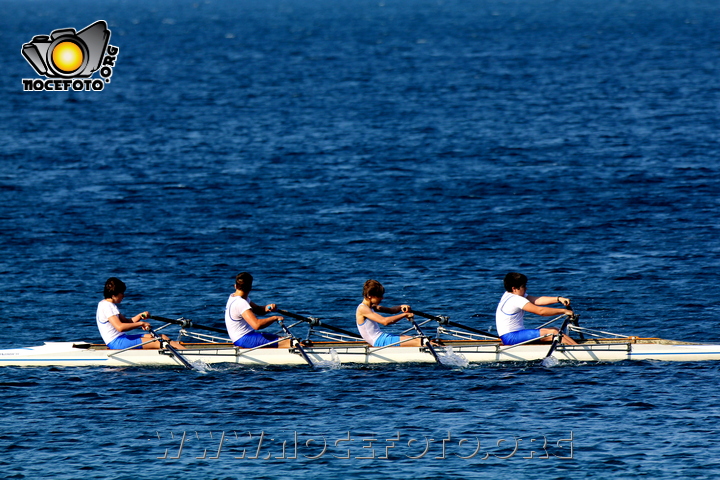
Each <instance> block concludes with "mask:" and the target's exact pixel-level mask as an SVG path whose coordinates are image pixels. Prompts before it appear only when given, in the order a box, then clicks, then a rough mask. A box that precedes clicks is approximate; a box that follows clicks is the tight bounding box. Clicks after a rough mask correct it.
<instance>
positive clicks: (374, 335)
mask: <svg viewBox="0 0 720 480" xmlns="http://www.w3.org/2000/svg"><path fill="white" fill-rule="evenodd" d="M361 306H362V303H361V304H360V305H358V310H359V309H360V307H361ZM355 313H356V316H355V318H357V310H356V311H355ZM363 320H364V321H363V323H357V320H356V321H355V323H356V324H357V329H358V332H360V335H361V336H362V337H363V340H365V341H366V342H367V343H369V344H370V345H372V346H375V341H376V340H377V339H378V337H379V336H380V335H382V330H380V326H379V325H378V324H377V322H373V321H372V320H370V319H369V318H367V317H363Z"/></svg>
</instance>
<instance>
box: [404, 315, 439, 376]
mask: <svg viewBox="0 0 720 480" xmlns="http://www.w3.org/2000/svg"><path fill="white" fill-rule="evenodd" d="M413 313H417V312H413ZM407 319H408V320H410V323H411V324H412V326H413V328H414V329H415V331H416V332H417V333H418V335H420V338H421V339H422V340H423V343H425V346H426V347H428V350H430V353H431V354H432V356H433V357H435V361H436V362H437V363H438V364H439V365H442V364H443V363H442V361H441V360H440V356H439V355H438V354H437V352H436V351H435V348H433V346H432V344H431V343H430V339H429V338H428V337H427V335H425V334H424V333H423V332H422V330H420V326H419V325H418V324H417V322H416V321H415V320H414V319H413V318H412V317H407Z"/></svg>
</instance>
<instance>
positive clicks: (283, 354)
mask: <svg viewBox="0 0 720 480" xmlns="http://www.w3.org/2000/svg"><path fill="white" fill-rule="evenodd" d="M280 312H281V313H283V314H284V315H287V316H290V317H292V318H294V319H296V320H298V322H297V323H294V324H292V325H289V326H286V325H284V324H282V322H281V327H282V330H283V331H284V332H285V334H286V335H287V336H286V337H283V338H290V339H291V340H292V342H291V344H292V347H291V348H260V347H256V348H251V349H243V348H238V347H236V346H235V345H233V344H232V343H230V341H229V340H228V339H227V338H224V337H218V336H217V334H219V333H225V332H224V330H223V329H221V328H218V327H208V326H204V325H197V324H195V323H193V322H192V321H191V320H188V319H185V318H180V319H170V318H165V317H151V318H152V319H153V320H160V321H163V322H165V325H163V326H162V327H160V328H157V329H155V331H160V330H162V329H163V328H166V327H170V326H173V325H179V326H180V327H181V328H180V330H179V332H178V336H177V341H178V342H180V343H181V344H182V345H183V346H184V347H185V349H184V350H176V349H175V348H173V347H171V346H170V345H169V344H168V343H167V342H164V341H163V342H161V343H162V348H160V349H158V350H143V349H133V348H130V349H125V350H111V349H109V348H108V347H107V346H106V345H103V344H92V343H88V342H84V341H81V342H45V344H44V345H39V346H35V347H25V348H11V349H5V350H0V365H4V366H94V365H102V366H110V367H129V366H185V367H188V368H193V366H202V365H213V364H236V365H247V366H269V365H310V366H312V367H316V366H318V365H328V366H330V365H343V364H360V365H374V364H403V363H439V364H443V365H452V366H465V365H468V364H470V363H501V362H534V361H538V360H543V365H552V364H554V361H553V362H551V363H550V364H546V361H547V360H548V359H554V360H556V361H558V362H562V361H570V362H619V361H623V360H657V361H676V362H689V361H706V360H720V344H711V343H698V342H682V341H676V340H664V339H661V338H640V337H636V336H627V335H621V334H617V333H611V332H606V331H600V330H593V329H589V328H585V327H580V325H579V321H578V317H577V315H573V316H570V317H566V316H565V315H562V316H560V317H557V318H556V319H554V320H551V321H550V322H548V323H547V324H545V325H548V324H549V323H552V322H553V321H556V320H559V319H561V318H564V322H563V327H562V328H561V330H562V329H563V328H566V330H565V331H564V332H563V333H562V334H559V335H557V336H556V338H555V339H554V341H553V343H552V347H551V348H550V351H548V345H549V344H548V343H547V342H544V343H543V342H540V341H528V342H525V343H521V344H517V345H503V344H502V341H501V340H500V339H499V338H497V337H496V336H494V335H493V334H491V333H488V332H484V331H481V330H478V329H476V328H474V327H468V326H465V325H462V324H459V323H456V322H452V321H450V320H449V318H448V317H442V316H434V315H430V314H426V313H423V312H415V314H416V315H419V316H422V317H424V318H426V319H427V320H425V321H424V322H423V323H421V324H420V325H418V324H417V323H415V322H413V327H414V329H415V330H416V331H417V332H418V335H419V336H421V337H422V338H423V339H424V343H423V345H422V346H420V347H404V346H402V345H398V344H393V345H389V346H384V347H371V346H370V345H368V344H367V343H365V342H364V341H361V340H359V337H358V336H357V335H356V334H354V333H353V332H349V331H347V330H344V329H342V328H339V327H336V326H333V325H327V324H325V323H322V322H320V320H319V319H317V318H312V317H303V316H301V315H297V314H294V313H291V312H286V311H282V310H281V311H280ZM429 322H437V327H436V330H435V335H434V337H433V339H432V344H431V343H430V342H431V339H430V338H428V337H426V336H425V335H424V334H423V333H422V331H421V330H420V326H424V325H426V324H427V323H429ZM302 323H305V324H307V325H308V327H309V328H308V330H307V334H306V335H305V337H304V339H303V340H300V339H299V338H298V337H296V336H295V334H294V333H293V332H292V331H291V330H292V329H293V328H294V327H297V326H298V325H299V324H302ZM197 329H200V330H206V331H210V332H212V334H208V333H204V332H198V331H197ZM570 332H574V333H575V334H577V335H576V336H579V339H577V340H576V341H577V343H578V344H577V345H565V344H561V343H559V340H561V338H562V335H563V334H564V335H567V334H569V333H570ZM403 333H406V332H403ZM156 338H159V337H156ZM316 338H319V340H315V339H316ZM547 340H549V339H547ZM551 356H552V357H551Z"/></svg>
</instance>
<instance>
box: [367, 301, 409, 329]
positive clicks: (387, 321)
mask: <svg viewBox="0 0 720 480" xmlns="http://www.w3.org/2000/svg"><path fill="white" fill-rule="evenodd" d="M363 306H364V305H363ZM380 308H383V307H380ZM380 308H377V310H380ZM398 308H399V307H398ZM389 310H390V309H389V308H383V310H382V311H384V312H388V311H389ZM358 313H359V314H360V315H362V316H363V317H366V318H369V319H370V320H372V321H373V322H377V323H379V324H380V325H386V326H387V325H392V324H393V323H396V322H398V321H400V320H402V319H403V318H406V317H407V316H408V314H407V313H401V314H399V315H393V316H390V317H383V316H382V315H380V314H379V313H377V312H374V311H373V310H372V309H371V308H369V307H365V308H361V309H360V311H359V312H358ZM388 313H390V312H388Z"/></svg>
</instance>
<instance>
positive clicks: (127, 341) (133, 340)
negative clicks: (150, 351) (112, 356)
mask: <svg viewBox="0 0 720 480" xmlns="http://www.w3.org/2000/svg"><path fill="white" fill-rule="evenodd" d="M144 335H145V334H144V333H138V334H135V335H125V334H122V335H120V336H119V337H117V338H115V339H114V340H113V341H112V342H110V343H108V344H107V346H108V348H109V349H110V350H122V349H123V348H131V347H135V348H142V347H136V345H140V344H141V343H142V337H143V336H144Z"/></svg>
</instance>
